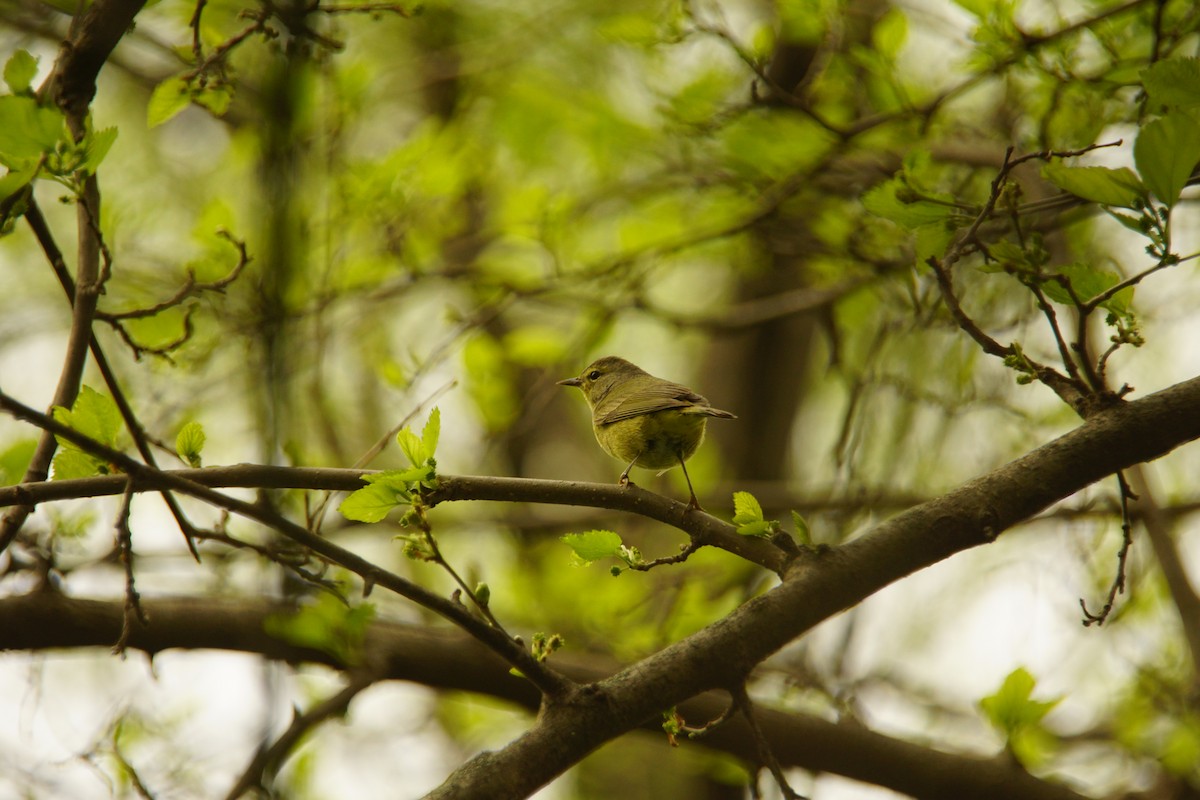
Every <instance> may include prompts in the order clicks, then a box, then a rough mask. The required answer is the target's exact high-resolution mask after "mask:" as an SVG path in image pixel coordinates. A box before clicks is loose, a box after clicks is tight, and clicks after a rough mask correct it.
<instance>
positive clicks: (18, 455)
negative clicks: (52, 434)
mask: <svg viewBox="0 0 1200 800" xmlns="http://www.w3.org/2000/svg"><path fill="white" fill-rule="evenodd" d="M36 449H37V440H36V439H24V440H22V441H19V442H17V443H16V444H13V445H10V446H9V448H8V449H7V450H5V451H4V452H3V453H0V483H3V484H5V485H9V484H13V483H16V482H17V481H19V480H21V479H22V478H24V477H25V470H27V469H29V463H30V462H31V461H33V451H34V450H36Z"/></svg>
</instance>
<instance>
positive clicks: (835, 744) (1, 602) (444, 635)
mask: <svg viewBox="0 0 1200 800" xmlns="http://www.w3.org/2000/svg"><path fill="white" fill-rule="evenodd" d="M145 607H146V610H147V612H148V616H149V622H148V623H147V624H145V625H136V626H134V628H133V630H132V632H131V635H130V638H129V646H130V647H133V648H139V649H142V650H144V651H145V652H147V653H149V654H151V655H153V654H155V653H159V652H162V651H164V650H168V649H178V648H183V649H200V648H203V649H223V650H237V651H242V652H249V653H257V654H259V655H263V656H265V657H267V658H272V659H279V660H286V661H289V662H309V663H320V664H325V665H328V666H331V667H334V668H337V669H346V668H347V665H345V664H342V663H340V662H339V661H338V660H337V659H336V658H334V657H333V656H331V655H330V654H328V653H325V652H321V651H317V650H312V649H309V648H304V647H300V646H297V645H294V644H291V643H289V642H286V641H283V640H281V639H277V638H274V637H272V636H270V635H268V634H267V633H266V631H265V621H266V619H267V618H268V617H270V616H272V615H276V614H287V613H290V611H291V610H292V609H291V607H289V606H287V605H286V604H283V603H279V602H275V601H271V600H265V599H260V598H239V599H236V600H229V599H213V598H206V599H194V598H158V599H147V600H146V601H145ZM121 620H122V607H121V602H120V601H118V600H83V599H75V598H68V597H64V596H62V595H58V594H53V593H39V594H30V595H24V596H21V597H10V598H4V599H0V650H46V649H61V648H79V647H107V646H108V645H110V644H111V642H112V641H113V639H114V638H115V637H116V636H117V635H118V633H119V632H120V629H121V624H122V621H121ZM363 652H364V653H365V654H366V655H367V658H368V661H369V665H370V666H369V668H370V670H371V671H372V675H373V676H378V677H379V678H381V679H390V680H404V681H412V682H416V683H420V684H423V685H426V686H430V687H433V688H437V689H448V690H455V691H469V692H476V693H482V694H488V695H491V696H493V697H497V698H500V699H503V700H508V701H510V702H513V703H515V704H517V705H520V706H522V707H524V708H526V709H528V710H529V711H530V712H535V711H536V710H537V708H538V703H539V699H540V695H539V693H538V691H537V690H536V689H535V688H534V687H533V686H532V685H531V684H530V683H529V682H528V681H525V680H522V679H520V678H517V677H514V676H513V675H512V674H511V673H510V672H509V671H508V665H507V664H506V663H505V662H504V661H502V660H501V659H499V658H497V657H496V655H495V654H494V653H492V652H490V651H489V650H487V649H486V648H484V647H483V646H481V645H480V644H479V643H478V642H477V641H475V640H474V639H472V638H470V637H469V636H467V635H465V634H462V633H459V632H457V631H452V630H436V629H430V628H425V627H421V626H416V625H407V624H399V623H386V622H376V623H373V624H371V625H370V626H369V628H368V629H367V632H366V637H365V640H364V643H363ZM554 662H555V666H556V667H557V668H559V669H561V670H562V671H563V673H564V674H566V675H567V676H568V677H570V678H572V679H574V680H576V681H578V682H579V683H593V682H595V681H599V680H602V679H604V678H605V677H607V676H609V675H611V674H613V673H614V672H616V671H617V670H618V669H619V668H620V665H619V664H616V663H607V662H606V660H605V659H604V658H603V657H598V656H593V655H586V656H584V655H577V654H576V655H572V654H570V653H569V652H568V653H561V654H558V655H555V656H554ZM728 704H729V700H728V697H727V696H726V695H725V694H724V693H723V692H715V691H714V692H706V693H704V694H701V695H699V696H697V697H695V698H693V699H692V700H690V701H688V702H686V703H683V704H681V705H680V707H679V710H680V712H681V713H682V714H684V715H685V716H686V717H687V718H689V719H714V718H716V717H717V716H719V715H720V714H721V713H722V712H723V711H725V709H726V707H727V706H728ZM755 715H756V717H757V719H758V722H759V725H760V726H761V728H762V729H763V733H764V735H765V737H766V738H767V739H769V740H770V742H771V746H772V747H773V748H774V751H775V754H776V756H777V758H778V759H779V760H780V762H781V763H782V764H784V765H785V766H791V767H801V768H804V769H809V770H813V771H819V772H831V773H835V774H839V775H844V776H846V777H849V778H854V779H856V780H860V781H865V782H868V783H873V784H876V785H879V786H886V787H889V788H891V789H894V790H896V791H900V792H905V793H908V794H912V795H913V796H916V797H922V798H939V797H944V798H951V797H953V798H963V797H971V798H976V797H980V798H986V797H1003V798H1010V799H1011V798H1021V800H1080V796H1079V795H1077V794H1076V793H1074V792H1072V791H1070V790H1069V789H1066V788H1064V787H1060V786H1056V785H1054V784H1049V783H1046V782H1044V781H1040V780H1037V779H1036V778H1033V777H1032V776H1030V775H1029V774H1028V773H1026V772H1025V771H1024V770H1022V769H1021V768H1020V767H1018V766H1017V765H1015V764H1013V763H1012V762H1011V761H1010V760H1008V759H1002V758H980V757H977V756H971V755H963V754H955V753H947V752H944V751H940V750H935V749H932V748H929V747H922V746H920V745H916V744H911V743H909V742H905V741H903V740H900V739H894V738H891V737H888V736H884V735H882V734H878V733H875V732H873V731H871V730H869V729H867V728H865V727H863V726H862V725H859V724H838V723H833V722H829V721H826V720H823V719H820V718H818V717H813V716H808V715H803V714H788V713H784V712H780V711H774V710H772V709H769V708H763V707H762V706H761V705H759V706H757V707H756V708H755ZM643 728H645V729H646V730H650V731H656V732H658V735H660V736H661V731H660V730H659V727H658V722H657V721H652V722H651V723H649V724H646V725H644V726H643ZM696 744H698V745H701V746H704V747H709V748H714V749H717V750H721V751H723V752H727V753H730V754H732V755H735V756H737V757H739V758H742V759H745V760H747V761H753V760H754V759H755V757H756V751H755V744H754V740H753V737H752V736H751V735H750V731H749V728H748V726H747V724H746V721H745V719H744V718H742V717H741V716H740V715H734V716H732V717H731V718H730V719H729V720H728V721H727V722H726V723H725V724H723V725H721V726H719V727H717V728H715V729H712V730H710V731H709V732H708V733H707V734H706V735H705V736H704V738H703V739H700V740H698V741H697V743H696ZM685 746H695V745H685ZM989 787H991V788H989Z"/></svg>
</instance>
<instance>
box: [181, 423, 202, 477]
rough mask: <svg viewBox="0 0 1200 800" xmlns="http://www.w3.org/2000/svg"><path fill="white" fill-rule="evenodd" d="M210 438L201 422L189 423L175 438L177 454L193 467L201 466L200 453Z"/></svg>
mask: <svg viewBox="0 0 1200 800" xmlns="http://www.w3.org/2000/svg"><path fill="white" fill-rule="evenodd" d="M207 438H208V437H207V436H205V434H204V427H203V426H202V425H201V424H200V423H199V422H189V423H188V424H186V425H184V426H183V427H182V428H180V429H179V433H178V434H177V435H176V436H175V452H177V453H179V457H180V458H182V459H183V460H184V461H186V462H187V463H188V464H189V465H190V466H192V467H199V466H200V451H201V450H202V449H203V448H204V442H205V440H206V439H207Z"/></svg>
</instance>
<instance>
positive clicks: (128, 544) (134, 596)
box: [113, 477, 150, 656]
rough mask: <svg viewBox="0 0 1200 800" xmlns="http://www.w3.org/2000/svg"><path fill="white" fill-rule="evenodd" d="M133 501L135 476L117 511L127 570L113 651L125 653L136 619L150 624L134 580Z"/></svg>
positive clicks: (119, 548)
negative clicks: (118, 631) (118, 629)
mask: <svg viewBox="0 0 1200 800" xmlns="http://www.w3.org/2000/svg"><path fill="white" fill-rule="evenodd" d="M132 501H133V478H132V477H130V478H129V479H128V480H127V481H126V482H125V492H124V494H122V495H121V508H120V510H119V511H118V512H117V525H116V528H117V551H118V553H119V554H120V559H121V567H122V568H123V569H124V571H125V613H124V615H123V616H122V618H121V635H120V636H118V637H117V641H116V643H115V644H114V645H113V652H114V653H117V654H118V655H122V656H123V655H124V654H125V647H126V645H127V644H128V643H129V634H130V633H131V632H132V631H133V622H134V620H135V619H136V620H137V621H138V622H139V623H141V624H142V625H146V624H149V622H150V620H149V618H148V617H147V616H146V611H145V609H143V608H142V603H141V595H139V594H138V591H137V587H136V586H135V585H134V582H133V531H132V530H131V529H130V527H129V510H130V506H131V505H132Z"/></svg>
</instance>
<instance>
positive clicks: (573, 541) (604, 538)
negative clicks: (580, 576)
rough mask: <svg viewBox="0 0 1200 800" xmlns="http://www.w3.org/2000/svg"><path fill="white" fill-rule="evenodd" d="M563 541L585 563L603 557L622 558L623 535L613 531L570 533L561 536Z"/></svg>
mask: <svg viewBox="0 0 1200 800" xmlns="http://www.w3.org/2000/svg"><path fill="white" fill-rule="evenodd" d="M561 541H562V542H563V544H565V545H567V546H568V547H570V548H571V549H572V550H574V551H575V555H576V556H577V557H578V558H579V560H580V561H582V562H584V563H585V564H590V563H591V562H593V561H598V560H599V559H601V558H610V557H611V558H622V555H621V537H620V536H618V535H617V534H615V533H613V532H612V531H601V530H594V531H587V532H586V533H568V534H566V535H565V536H563V537H561Z"/></svg>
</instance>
